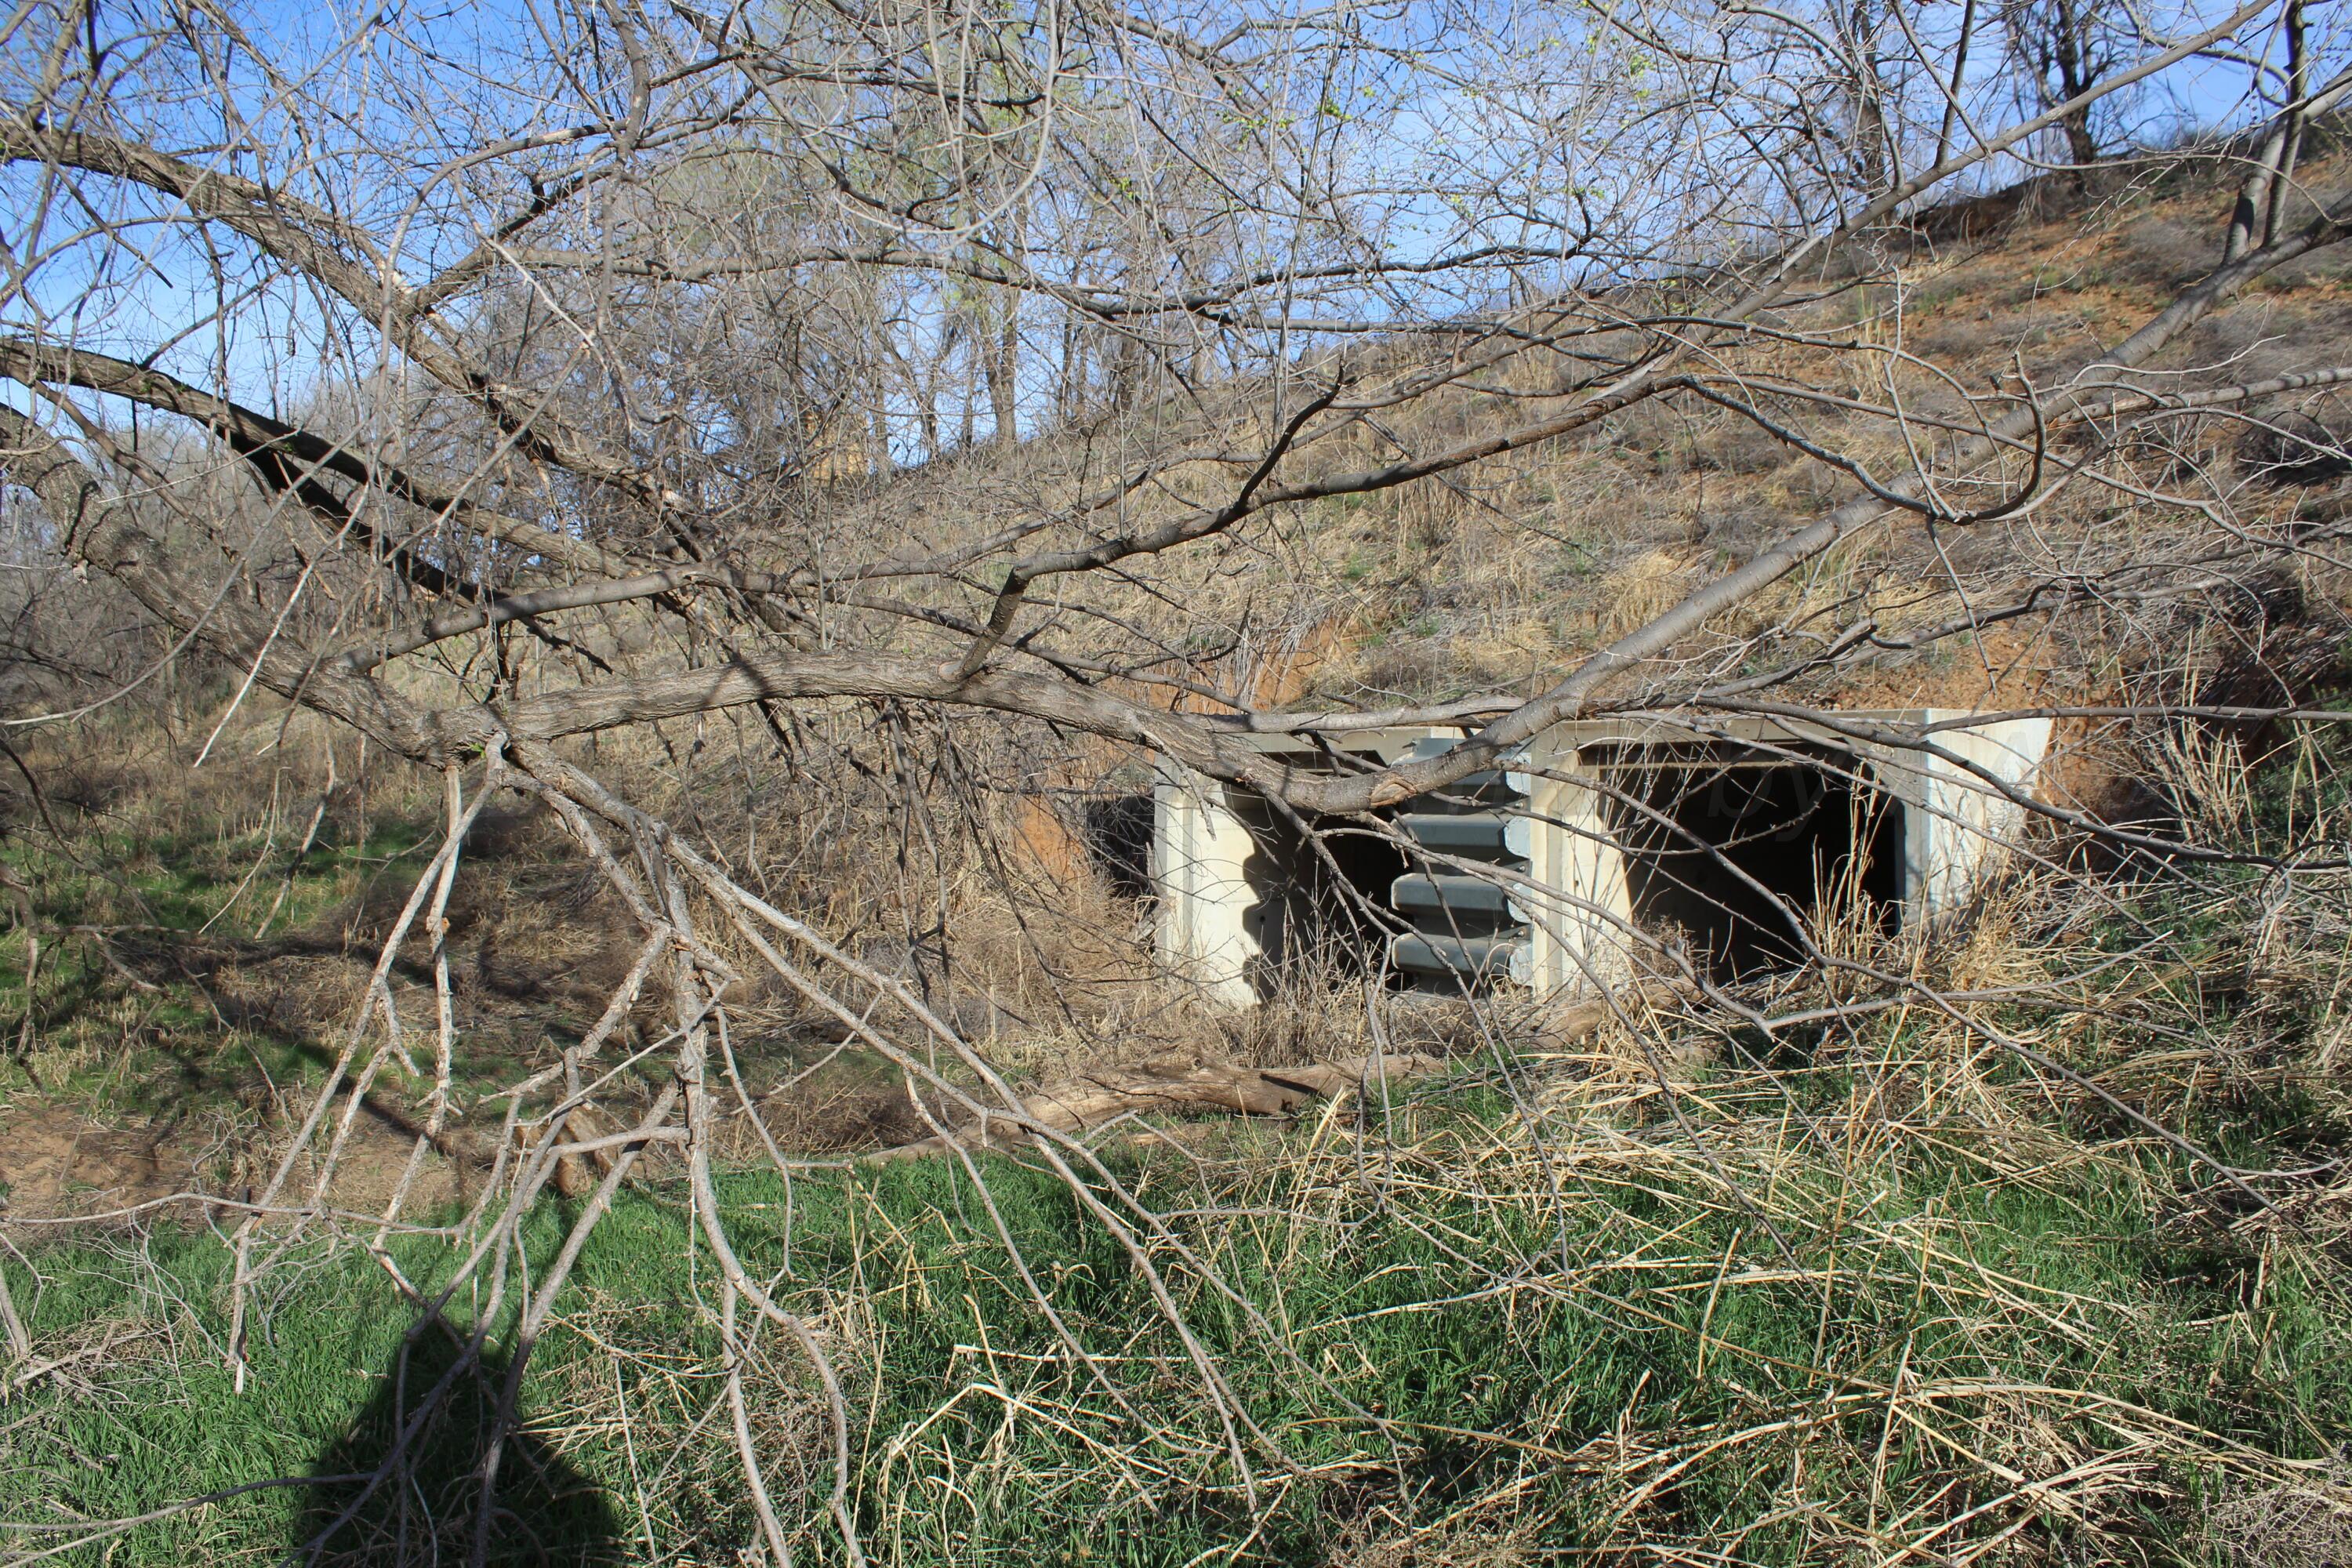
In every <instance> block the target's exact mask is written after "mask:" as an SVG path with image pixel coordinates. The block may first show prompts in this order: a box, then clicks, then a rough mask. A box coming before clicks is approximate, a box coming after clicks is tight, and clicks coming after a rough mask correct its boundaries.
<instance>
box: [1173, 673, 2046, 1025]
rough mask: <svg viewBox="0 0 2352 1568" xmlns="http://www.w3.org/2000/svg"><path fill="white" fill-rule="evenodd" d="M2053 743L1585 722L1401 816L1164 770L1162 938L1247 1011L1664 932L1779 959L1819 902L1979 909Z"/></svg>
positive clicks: (1435, 736)
mask: <svg viewBox="0 0 2352 1568" xmlns="http://www.w3.org/2000/svg"><path fill="white" fill-rule="evenodd" d="M1833 723H1834V724H1835V725H1836V726H1837V727H1836V728H1832V724H1833ZM1462 735H1463V731H1461V730H1459V729H1449V728H1444V727H1440V726H1431V727H1427V728H1417V729H1409V730H1408V729H1397V730H1381V731H1363V732H1360V733H1351V734H1348V735H1345V736H1335V737H1325V738H1322V739H1320V740H1318V741H1315V742H1312V743H1310V742H1308V741H1307V740H1305V739H1303V738H1299V737H1291V736H1281V735H1274V736H1267V737H1265V738H1264V745H1265V749H1266V750H1267V751H1268V752H1275V753H1279V754H1281V755H1282V756H1283V758H1284V761H1285V762H1286V763H1287V764H1288V765H1289V766H1292V767H1294V768H1297V767H1305V768H1318V767H1328V766H1330V765H1332V763H1331V756H1332V753H1333V752H1334V751H1335V750H1339V751H1344V752H1347V753H1349V755H1350V756H1351V757H1352V758H1353V759H1354V760H1355V761H1357V762H1358V763H1361V764H1363V765H1368V766H1373V767H1385V766H1391V765H1394V764H1397V763H1402V762H1405V761H1408V760H1410V759H1412V758H1413V757H1416V756H1428V755H1431V754H1433V753H1440V752H1444V751H1445V750H1447V749H1449V748H1451V747H1452V746H1454V745H1457V744H1459V743H1460V742H1461V739H1462ZM1914 737H1916V739H1914ZM2049 738H2050V722H2049V721H2048V720H2046V719H2001V720H1993V719H1988V720H1984V721H1977V720H1976V719H1975V717H1974V716H1973V715H1971V714H1969V713H1967V712H1965V711H1958V710H1943V709H1914V710H1899V711H1890V712H1868V713H1849V714H1843V715H1835V716H1830V717H1825V718H1824V719H1823V720H1822V721H1821V722H1818V723H1816V722H1811V721H1802V720H1780V719H1765V718H1761V717H1755V718H1749V717H1734V718H1727V719H1716V720H1710V721H1706V724H1705V726H1704V727H1703V728H1702V726H1701V725H1699V724H1697V723H1694V722H1675V721H1659V720H1648V719H1639V720H1601V721H1586V722H1580V723H1575V724H1568V725H1562V726H1560V727H1559V728H1558V729H1556V730H1554V731H1551V732H1549V733H1548V734H1546V735H1544V736H1542V737H1539V738H1538V740H1537V741H1536V742H1530V743H1529V744H1528V746H1527V747H1525V748H1523V749H1522V750H1521V751H1519V752H1516V753H1514V754H1513V755H1512V756H1510V757H1509V758H1507V759H1506V760H1505V765H1504V766H1502V767H1500V768H1497V769H1495V770H1493V771H1491V772H1486V773H1473V774H1471V775H1469V776H1468V777H1466V778H1465V779H1462V780H1459V781H1457V782H1456V783H1455V784H1453V785H1450V786H1448V787H1447V788H1446V789H1445V790H1443V791H1440V792H1438V793H1437V794H1434V795H1428V796H1424V797H1423V798H1421V799H1419V800H1416V801H1412V802H1411V803H1409V804H1407V805H1404V806H1403V807H1402V808H1401V809H1400V810H1398V811H1397V812H1396V813H1394V814H1393V815H1392V816H1390V817H1389V818H1388V822H1387V826H1389V827H1391V828H1392V829H1393V831H1392V832H1381V831H1375V830H1374V829H1373V828H1371V827H1370V826H1366V825H1364V824H1363V823H1360V822H1353V821H1349V822H1341V821H1329V822H1313V821H1310V822H1307V823H1306V824H1304V829H1305V830H1304V831H1302V825H1301V823H1299V822H1298V821H1297V820H1296V819H1294V818H1293V817H1292V816H1290V814H1289V813H1286V812H1284V811H1282V810H1280V809H1278V808H1277V807H1276V806H1275V805H1273V804H1272V803H1270V802H1268V801H1266V800H1265V799H1264V798H1262V797H1260V796H1258V795H1255V794H1253V793H1252V792H1250V791H1248V790H1246V789H1242V788H1238V787H1236V786H1231V785H1226V784H1221V783H1218V782H1216V781H1213V780H1211V779H1207V778H1204V777H1202V776H1201V775H1199V774H1196V773H1191V772H1189V771H1188V770H1185V769H1183V768H1181V767H1180V766H1177V765H1175V764H1173V763H1167V764H1163V768H1162V774H1161V782H1160V784H1159V786H1158V787H1157V788H1156V790H1155V791H1154V805H1153V831H1152V884H1153V886H1154V888H1155V889H1156V890H1157V892H1158V894H1159V898H1160V936H1159V951H1160V958H1161V960H1162V961H1163V962H1164V963H1166V964H1167V965H1168V966H1169V968H1170V969H1171V971H1172V972H1174V973H1178V974H1181V975H1183V976H1185V977H1187V978H1189V979H1191V980H1192V981H1193V982H1194V983H1196V984H1200V985H1201V986H1202V988H1203V989H1205V990H1206V991H1208V992H1209V993H1210V994H1213V995H1214V996H1217V997H1219V998H1221V999H1223V1000H1224V1001H1227V1002H1230V1003H1234V1004H1238V1005H1248V1004H1250V1003H1253V1002H1255V1001H1258V1000H1261V999H1263V998H1265V997H1266V996H1269V995H1272V994H1275V992H1276V990H1278V989H1279V988H1280V987H1282V986H1283V985H1285V984H1296V983H1299V982H1303V981H1307V980H1308V979H1310V978H1312V977H1314V976H1318V975H1326V976H1335V977H1346V976H1349V975H1354V976H1359V977H1360V976H1362V975H1365V974H1368V973H1384V974H1387V975H1389V976H1391V978H1392V980H1393V981H1394V982H1395V983H1398V984H1414V985H1420V986H1423V987H1428V988H1433V989H1439V990H1449V991H1454V992H1457V993H1458V992H1461V991H1463V990H1465V989H1466V988H1473V987H1484V986H1490V985H1495V984H1517V985H1522V986H1526V987H1528V988H1529V989H1530V990H1532V991H1533V992H1534V993H1535V994H1538V995H1546V994H1553V993H1557V992H1562V991H1578V990H1591V989H1593V988H1595V987H1601V986H1607V985H1609V984H1614V983H1615V982H1617V981H1619V980H1622V979H1625V978H1628V977H1630V976H1631V975H1632V974H1633V973H1635V972H1637V970H1639V969H1641V968H1643V967H1646V966H1647V962H1648V961H1644V960H1643V958H1642V957H1641V952H1640V950H1641V949H1642V948H1643V946H1644V945H1646V944H1647V943H1649V942H1652V941H1654V940H1655V939H1659V938H1664V939H1666V940H1669V941H1679V942H1681V943H1683V944H1684V945H1685V946H1686V947H1687V948H1688V950H1689V951H1691V952H1693V953H1694V954H1695V955H1696V957H1697V959H1698V960H1699V962H1700V963H1702V964H1703V965H1704V966H1705V967H1706V969H1707V970H1708V971H1709V972H1710V973H1712V974H1713V975H1715V976H1716V977H1717V978H1724V979H1738V978H1744V977H1747V976H1750V975H1754V974H1758V973H1764V972H1769V971H1771V970H1776V969H1785V968H1790V967H1794V966H1796V965H1798V964H1800V963H1802V962H1803V959H1804V957H1805V952H1806V950H1805V945H1804V943H1803V942H1802V941H1801V931H1802V927H1801V923H1800V922H1801V921H1805V920H1807V919H1809V918H1811V917H1812V916H1813V915H1814V914H1815V913H1816V912H1820V913H1823V914H1828V915H1831V916H1838V915H1841V914H1846V915H1852V914H1859V915H1861V916H1862V917H1863V918H1864V919H1866V920H1869V921H1875V922H1876V923H1877V924H1878V925H1879V926H1880V927H1881V928H1882V929H1885V930H1893V929H1895V928H1897V927H1900V926H1909V925H1914V924H1918V923H1925V922H1927V921H1933V920H1937V919H1942V918H1947V917H1950V916H1954V915H1957V914H1958V912H1959V911H1960V910H1964V909H1965V908H1966V907H1967V906H1968V904H1969V900H1971V898H1972V897H1973V894H1974V891H1975V889H1977V888H1978V887H1979V885H1980V884H1981V882H1982V881H1983V879H1984V878H1985V877H1986V876H1988V875H1989V874H1990V872H1991V871H1992V870H1993V869H1994V868H1996V867H1998V866H1999V865H2000V862H2001V860H2002V859H2003V858H2004V857H2005V855H2006V853H2007V850H2008V847H2009V845H2010V843H2011V840H2012V839H2013V838H2014V837H2015V835H2016V832H2017V830H2018V829H2019V828H2020V827H2021V826H2022V825H2023V823H2024V821H2025V817H2026V807H2025V805H2024V802H2025V800H2026V799H2027V798H2028V797H2030V795H2031V793H2032V789H2033V786H2034V781H2035V778H2036V777H2037V774H2038V773H2039V770H2040V767H2041V763H2042V753H2043V752H2044V750H2045V749H2046V748H2047V746H2048V744H2049ZM1310 834H1311V835H1312V837H1313V839H1315V840H1319V842H1320V844H1321V849H1320V851H1319V852H1318V849H1317V847H1316V844H1315V842H1312V841H1310Z"/></svg>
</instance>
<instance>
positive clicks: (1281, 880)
mask: <svg viewBox="0 0 2352 1568" xmlns="http://www.w3.org/2000/svg"><path fill="white" fill-rule="evenodd" d="M1242 816H1243V818H1244V821H1245V822H1246V823H1247V824H1248V826H1249V830H1250V837H1251V838H1252V839H1253V840H1254V841H1255V845H1256V849H1255V853H1253V854H1252V855H1251V857H1250V858H1249V862H1248V866H1247V868H1246V875H1247V876H1248V879H1249V886H1250V893H1251V896H1252V898H1253V899H1254V900H1255V908H1254V909H1253V910H1251V912H1250V914H1249V916H1248V920H1249V927H1250V933H1251V935H1252V936H1254V937H1255V938H1256V940H1257V943H1258V949H1259V958H1258V960H1257V965H1256V970H1255V973H1253V975H1252V976H1251V984H1253V986H1254V987H1255V989H1256V991H1257V993H1258V994H1259V995H1261V996H1271V995H1273V994H1275V993H1276V991H1277V990H1279V989H1280V988H1281V986H1282V985H1283V984H1296V983H1297V982H1298V981H1299V980H1301V979H1304V978H1306V977H1308V976H1322V977H1328V978H1329V979H1332V980H1352V979H1360V978H1362V977H1363V976H1365V975H1367V974H1372V973H1379V972H1380V970H1381V967H1382V965H1383V963H1384V961H1385V956H1386V952H1387V945H1388V936H1389V932H1390V931H1391V924H1390V923H1387V922H1389V921H1391V917H1390V915H1389V913H1388V911H1389V907H1390V906H1389V889H1390V887H1391V884H1392V883H1394V882H1395V880H1396V879H1397V878H1399V877H1401V876H1402V875H1403V874H1404V872H1405V870H1406V868H1407V862H1406V858H1405V852H1404V850H1403V849H1402V847H1400V846H1399V845H1397V844H1396V843H1395V842H1394V841H1393V840H1391V839H1390V838H1388V837H1384V836H1382V835H1381V834H1380V833H1377V832H1375V831H1374V830H1372V829H1371V828H1370V827H1367V826H1364V825H1363V824H1362V823H1360V822H1353V821H1349V820H1348V819H1346V818H1344V817H1315V816H1309V817H1306V818H1304V819H1303V821H1304V824H1305V826H1306V828H1307V832H1301V831H1300V823H1299V822H1297V821H1294V820H1293V819H1292V818H1291V817H1290V816H1287V815H1286V814H1285V813H1282V812H1280V811H1277V810H1276V809H1275V808H1274V807H1273V806H1271V805H1267V804H1266V803H1265V802H1264V801H1262V800H1249V801H1246V802H1245V803H1243V805H1242ZM1310 833H1311V834H1312V835H1313V837H1312V838H1310V837H1309V834H1310ZM1318 843H1319V845H1320V851H1319V852H1318Z"/></svg>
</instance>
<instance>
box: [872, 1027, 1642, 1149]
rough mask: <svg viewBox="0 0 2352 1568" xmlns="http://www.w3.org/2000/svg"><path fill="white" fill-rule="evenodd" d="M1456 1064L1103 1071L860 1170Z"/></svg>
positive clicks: (1563, 1040)
mask: <svg viewBox="0 0 2352 1568" xmlns="http://www.w3.org/2000/svg"><path fill="white" fill-rule="evenodd" d="M1610 1016H1612V1009H1611V1007H1610V1006H1609V1005H1608V1004H1606V1003H1603V1002H1597V1001H1596V1002H1586V1003H1582V1004H1580V1005H1576V1006H1574V1007H1571V1008H1570V1009H1568V1010H1567V1011H1566V1012H1565V1013H1563V1014H1560V1015H1559V1016H1556V1017H1554V1018H1553V1020H1552V1021H1551V1022H1550V1024H1549V1026H1547V1027H1546V1028H1545V1029H1544V1030H1543V1031H1542V1034H1541V1038H1542V1041H1543V1043H1544V1044H1545V1045H1547V1046H1553V1047H1557V1046H1561V1045H1567V1044H1571V1043H1573V1042H1575V1041H1577V1040H1580V1039H1583V1038H1585V1037H1589V1036H1591V1034H1593V1033H1594V1032H1595V1031H1596V1030H1598V1029H1599V1028H1600V1026H1601V1024H1602V1022H1603V1021H1605V1020H1606V1019H1607V1018H1609V1017H1610ZM1463 1065H1464V1064H1463V1058H1454V1057H1439V1056H1430V1055H1427V1054H1424V1053H1423V1052H1419V1051H1391V1052H1388V1053H1386V1054H1383V1055H1379V1056H1357V1057H1343V1058H1339V1060H1337V1061H1328V1062H1304V1063H1301V1064H1299V1065H1297V1066H1296V1067H1279V1068H1253V1067H1239V1066H1235V1065H1233V1064H1231V1063H1218V1064H1212V1065H1206V1066H1187V1067H1181V1068H1175V1067H1153V1066H1150V1065H1146V1066H1144V1067H1140V1068H1104V1069H1102V1070H1100V1071H1097V1072H1089V1073H1081V1074H1080V1075H1078V1076H1077V1077H1076V1078H1073V1079H1067V1080H1066V1081H1065V1082H1062V1083H1057V1084H1052V1085H1049V1086H1047V1087H1046V1088H1045V1089H1039V1090H1038V1091H1037V1092H1036V1093H1034V1094H1032V1095H1029V1096H1026V1097H1024V1099H1023V1100H1022V1101H1021V1110H1020V1112H1019V1114H1017V1115H1014V1114H1002V1115H993V1116H986V1117H982V1118H980V1119H977V1120H975V1121H973V1122H972V1123H971V1125H969V1126H966V1127H962V1128H959V1129H957V1130H956V1131H953V1132H950V1133H946V1134H942V1135H939V1136H934V1137H930V1138H920V1139H917V1140H916V1141H915V1142H912V1143H901V1144H898V1145H897V1146H896V1147H894V1148H889V1149H877V1150H876V1151H874V1152H872V1153H870V1154H867V1155H866V1156H864V1159H865V1161H866V1163H886V1162H888V1161H892V1160H911V1159H919V1158H921V1157H923V1156H925V1155H930V1154H940V1153H945V1152H948V1151H949V1150H950V1149H954V1148H966V1149H977V1148H1005V1147H1010V1146H1013V1145H1017V1144H1021V1143H1025V1142H1029V1141H1030V1139H1032V1138H1033V1137H1034V1136H1035V1135H1036V1134H1037V1133H1038V1132H1040V1131H1043V1132H1058V1133H1066V1134H1075V1133H1084V1132H1090V1131H1095V1130H1096V1129H1097V1128H1101V1127H1107V1126H1108V1125H1110V1124H1111V1123H1112V1122H1114V1121H1121V1120H1124V1119H1125V1118H1128V1117H1130V1116H1148V1115H1155V1114H1157V1115H1174V1116H1197V1115H1202V1114H1204V1113H1205V1114H1213V1115H1223V1116H1293V1115H1296V1114H1297V1112H1298V1111H1299V1110H1302V1109H1303V1108H1304V1107H1306V1106H1307V1105H1309V1104H1312V1103H1314V1102H1316V1101H1318V1100H1332V1099H1337V1098H1339V1096H1342V1095H1346V1094H1349V1093H1354V1092H1357V1091H1359V1090H1361V1089H1371V1088H1378V1087H1381V1086H1384V1085H1387V1084H1392V1083H1402V1082H1408V1081H1410V1080H1412V1079H1429V1078H1437V1077H1442V1076H1444V1074H1446V1073H1449V1072H1454V1071H1458V1070H1459V1069H1460V1068H1461V1067H1462V1066H1463Z"/></svg>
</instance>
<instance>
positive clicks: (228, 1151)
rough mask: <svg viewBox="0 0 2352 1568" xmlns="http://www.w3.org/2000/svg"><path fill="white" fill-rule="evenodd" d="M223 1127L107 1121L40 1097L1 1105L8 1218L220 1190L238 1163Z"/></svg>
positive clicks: (0, 1177)
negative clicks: (91, 1117)
mask: <svg viewBox="0 0 2352 1568" xmlns="http://www.w3.org/2000/svg"><path fill="white" fill-rule="evenodd" d="M233 1142H234V1141H233V1140H232V1139H231V1137H230V1136H229V1134H228V1132H227V1131H226V1128H224V1127H220V1126H215V1127H211V1128H205V1127H199V1126H193V1125H190V1124H189V1123H187V1122H184V1121H153V1120H147V1119H135V1120H131V1121H121V1122H117V1123H112V1124H109V1123H104V1122H100V1121H93V1120H92V1119H90V1118H89V1117H88V1116H86V1115H84V1114H82V1113H81V1112H79V1111H78V1110H72V1109H70V1108H68V1107H66V1106H62V1105H58V1104H57V1103H56V1102H55V1101H52V1100H47V1099H46V1098H43V1097H38V1096H33V1095H20V1096H17V1097H16V1098H15V1099H14V1100H12V1101H11V1102H10V1103H9V1104H8V1105H6V1106H5V1107H0V1188H5V1203H6V1206H5V1209H0V1215H5V1216H6V1217H7V1218H10V1219H58V1218H64V1217H67V1216H70V1215H92V1214H105V1213H110V1212H112V1211H114V1210H118V1209H126V1208H131V1207H134V1206H136V1205H141V1204H145V1203H152V1202H153V1201H154V1200H156V1199H158V1198H165V1197H169V1196H171V1195H173V1194H175V1193H187V1192H218V1191H220V1190H221V1187H222V1183H223V1180H224V1179H225V1178H226V1176H227V1175H228V1174H229V1172H230V1168H231V1167H232V1166H233V1165H234V1164H235V1163H236V1161H235V1153H236V1150H235V1149H234V1147H233Z"/></svg>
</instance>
